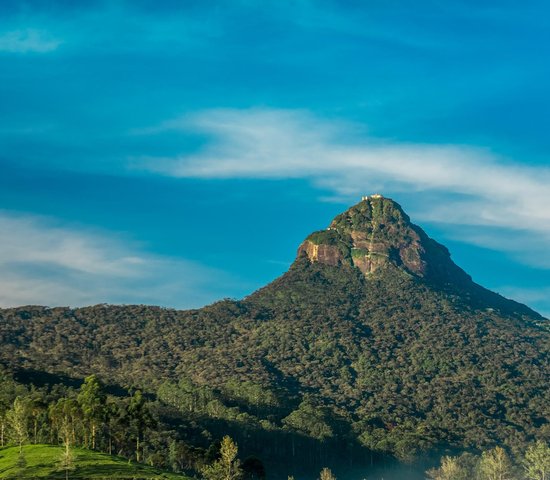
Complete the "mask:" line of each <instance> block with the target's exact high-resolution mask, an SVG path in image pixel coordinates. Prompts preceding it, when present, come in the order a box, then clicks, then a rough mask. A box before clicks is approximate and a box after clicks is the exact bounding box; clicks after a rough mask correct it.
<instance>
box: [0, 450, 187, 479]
mask: <svg viewBox="0 0 550 480" xmlns="http://www.w3.org/2000/svg"><path fill="white" fill-rule="evenodd" d="M63 450H64V449H63V448H62V447H59V446H54V445H26V446H24V447H23V457H24V465H22V462H21V461H20V458H19V448H18V447H6V448H0V478H13V479H20V478H21V479H26V478H27V479H30V478H51V479H64V478H65V471H64V470H60V469H59V468H60V467H59V465H60V460H61V456H62V453H63ZM72 453H73V456H74V467H75V468H74V470H71V471H69V478H71V479H73V478H74V479H77V478H80V479H83V478H90V479H100V478H102V479H128V480H130V479H132V480H144V479H171V480H176V479H177V480H183V479H186V478H188V477H185V476H183V475H177V474H174V473H169V472H164V471H162V470H158V469H156V468H152V467H149V466H147V465H142V464H137V463H128V460H127V459H125V458H122V457H116V456H112V455H107V454H105V453H98V452H94V451H91V450H85V449H83V448H74V449H72Z"/></svg>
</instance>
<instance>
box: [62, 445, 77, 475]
mask: <svg viewBox="0 0 550 480" xmlns="http://www.w3.org/2000/svg"><path fill="white" fill-rule="evenodd" d="M64 447H65V448H64V449H63V451H62V452H61V457H60V458H59V469H60V470H63V471H64V472H65V480H68V478H69V472H70V471H71V470H75V469H76V466H75V464H74V460H75V458H74V455H73V452H72V450H71V446H70V444H69V442H67V443H65V445H64Z"/></svg>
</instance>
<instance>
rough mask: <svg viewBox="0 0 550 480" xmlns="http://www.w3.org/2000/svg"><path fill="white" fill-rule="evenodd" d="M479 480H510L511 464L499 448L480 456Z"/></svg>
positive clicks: (503, 451)
mask: <svg viewBox="0 0 550 480" xmlns="http://www.w3.org/2000/svg"><path fill="white" fill-rule="evenodd" d="M479 474H480V477H481V480H512V463H511V462H510V458H509V457H508V455H507V454H506V452H505V450H504V449H503V448H501V447H495V448H493V449H492V450H488V451H486V452H483V453H482V454H481V460H480V461H479Z"/></svg>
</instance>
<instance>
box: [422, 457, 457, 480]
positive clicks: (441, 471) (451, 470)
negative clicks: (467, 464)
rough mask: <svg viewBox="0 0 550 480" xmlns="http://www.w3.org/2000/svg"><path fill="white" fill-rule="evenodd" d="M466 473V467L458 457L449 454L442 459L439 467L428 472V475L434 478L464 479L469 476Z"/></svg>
mask: <svg viewBox="0 0 550 480" xmlns="http://www.w3.org/2000/svg"><path fill="white" fill-rule="evenodd" d="M465 473H466V472H465V471H464V468H462V467H461V465H460V464H459V461H458V458H456V457H448V456H446V457H443V458H442V459H441V466H440V467H439V468H433V469H431V470H428V471H427V472H426V474H427V475H428V477H429V478H432V479H433V480H462V479H465V478H467V476H465Z"/></svg>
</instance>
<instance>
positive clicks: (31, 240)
mask: <svg viewBox="0 0 550 480" xmlns="http://www.w3.org/2000/svg"><path fill="white" fill-rule="evenodd" d="M0 269H1V271H2V278H1V279H0V306H2V307H8V306H16V305H23V304H41V305H67V304H68V305H71V306H79V305H89V304H94V303H104V302H108V303H140V304H141V303H152V304H160V305H165V306H172V307H186V308H188V307H191V306H201V305H204V304H205V303H208V302H211V301H214V300H217V299H218V298H219V297H220V296H221V293H222V292H225V291H227V290H228V285H229V283H230V282H231V279H230V278H229V277H228V276H227V275H226V274H225V273H223V272H221V271H217V270H215V269H212V268H207V267H204V266H202V265H200V264H197V263H195V262H191V261H187V260H184V259H180V258H169V257H162V256H159V255H152V254H150V253H148V252H146V251H144V250H143V249H141V248H140V247H139V246H137V245H132V244H129V242H128V241H125V239H124V238H122V237H120V236H118V237H117V236H113V235H112V234H107V233H106V232H92V231H88V230H85V229H82V228H74V227H67V226H59V225H58V224H56V223H55V222H53V221H52V219H45V218H40V217H36V216H30V215H16V214H14V213H9V212H1V211H0Z"/></svg>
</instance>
